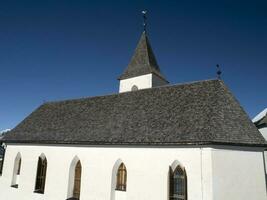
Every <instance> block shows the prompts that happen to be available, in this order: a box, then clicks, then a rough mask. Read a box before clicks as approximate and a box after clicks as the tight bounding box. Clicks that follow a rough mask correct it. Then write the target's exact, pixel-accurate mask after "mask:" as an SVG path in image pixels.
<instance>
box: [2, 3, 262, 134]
mask: <svg viewBox="0 0 267 200" xmlns="http://www.w3.org/2000/svg"><path fill="white" fill-rule="evenodd" d="M143 9H147V10H148V12H149V13H148V34H149V38H150V42H151V44H152V47H153V49H154V53H155V54H156V57H157V60H158V63H159V65H160V67H161V70H162V71H163V73H164V74H165V76H166V77H167V78H168V80H169V81H170V82H171V83H172V84H175V83H183V82H189V81H196V80H203V79H211V78H215V77H216V64H217V63H219V64H220V65H221V68H222V71H223V75H222V77H223V80H224V81H225V83H226V84H227V85H228V87H229V88H230V89H231V91H232V92H233V93H234V95H235V96H236V98H237V99H238V100H239V102H240V103H241V105H242V106H243V108H244V109H245V110H246V111H247V113H248V114H249V116H250V117H253V116H255V115H256V114H257V113H258V112H260V111H261V110H262V109H263V108H265V107H267V92H266V86H267V78H266V75H267V56H266V52H267V12H266V10H267V1H258V0H254V1H183V0H181V1H172V0H170V1H116V0H115V1H104V0H101V1H89V0H88V1H81V0H77V1H68V0H64V1H58V0H53V1H50V0H47V1H27V0H25V1H19V0H18V1H12V0H11V1H0V27H1V29H0V130H2V129H6V128H13V127H14V126H16V125H17V124H18V123H19V122H20V121H22V120H23V119H24V118H25V117H26V116H27V115H29V114H30V113H31V112H32V111H33V110H34V109H36V108H37V107H38V106H40V105H41V104H42V103H43V102H44V101H54V100H62V99H73V98H80V97H86V96H96V95H105V94H110V93H117V92H118V81H117V77H118V76H119V75H120V74H121V73H122V71H123V70H124V68H125V67H126V66H127V64H128V62H129V60H130V57H131V55H132V53H133V50H134V48H135V47H136V44H137V41H138V40H139V37H140V35H141V32H142V15H141V11H142V10H143Z"/></svg>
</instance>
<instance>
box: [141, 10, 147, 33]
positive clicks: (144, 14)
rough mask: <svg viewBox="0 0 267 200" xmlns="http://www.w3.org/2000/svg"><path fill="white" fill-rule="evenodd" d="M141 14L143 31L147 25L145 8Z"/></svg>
mask: <svg viewBox="0 0 267 200" xmlns="http://www.w3.org/2000/svg"><path fill="white" fill-rule="evenodd" d="M142 14H143V19H144V21H143V27H144V32H146V26H147V22H146V21H147V16H146V14H147V10H143V11H142Z"/></svg>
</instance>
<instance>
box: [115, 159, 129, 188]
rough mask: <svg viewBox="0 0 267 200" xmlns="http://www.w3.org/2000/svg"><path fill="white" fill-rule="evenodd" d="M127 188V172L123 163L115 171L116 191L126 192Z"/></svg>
mask: <svg viewBox="0 0 267 200" xmlns="http://www.w3.org/2000/svg"><path fill="white" fill-rule="evenodd" d="M126 186H127V170H126V167H125V165H124V164H123V163H121V164H120V166H119V168H118V171H117V182H116V190H120V191H126Z"/></svg>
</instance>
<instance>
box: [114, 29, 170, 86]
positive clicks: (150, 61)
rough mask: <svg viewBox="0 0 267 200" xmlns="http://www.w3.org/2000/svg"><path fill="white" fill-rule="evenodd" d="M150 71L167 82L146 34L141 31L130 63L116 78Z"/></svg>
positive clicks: (125, 77)
mask: <svg viewBox="0 0 267 200" xmlns="http://www.w3.org/2000/svg"><path fill="white" fill-rule="evenodd" d="M150 73H152V74H155V75H157V76H158V77H160V78H161V79H163V80H165V81H166V82H168V81H167V80H166V79H165V77H164V76H163V75H162V73H161V71H160V68H159V66H158V64H157V61H156V57H155V55H154V53H153V51H152V48H151V45H150V43H149V40H148V38H147V35H146V33H145V32H143V34H142V35H141V38H140V40H139V42H138V45H137V47H136V49H135V51H134V55H133V57H132V58H131V61H130V63H129V64H128V66H127V68H126V69H125V71H124V72H123V74H122V75H121V76H120V77H119V78H118V79H119V80H122V79H127V78H133V77H137V76H141V75H145V74H150Z"/></svg>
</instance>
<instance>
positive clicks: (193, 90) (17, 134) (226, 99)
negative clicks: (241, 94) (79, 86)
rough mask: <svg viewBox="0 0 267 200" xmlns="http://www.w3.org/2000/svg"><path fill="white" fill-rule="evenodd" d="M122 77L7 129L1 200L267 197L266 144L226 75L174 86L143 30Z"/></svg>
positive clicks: (0, 178)
mask: <svg viewBox="0 0 267 200" xmlns="http://www.w3.org/2000/svg"><path fill="white" fill-rule="evenodd" d="M119 84H120V87H119V93H117V94H112V95H106V96H97V97H89V98H81V99H74V100H65V101H58V102H48V103H44V104H43V105H41V106H40V107H39V108H37V109H36V110H35V111H33V112H32V113H31V114H30V115H29V116H28V117H26V119H24V120H23V121H22V122H21V123H19V124H18V125H17V126H16V127H15V128H14V129H12V130H11V131H10V132H8V133H7V134H6V135H5V137H4V138H3V142H4V143H5V145H6V151H5V157H4V162H3V170H2V172H1V176H0V199H1V200H66V199H73V200H77V199H79V200H252V199H253V200H266V199H267V196H266V177H265V168H266V166H265V164H264V163H265V161H264V156H263V152H264V149H266V147H267V143H266V141H265V139H264V138H263V137H262V135H261V134H260V133H259V131H258V129H257V128H256V127H255V125H254V124H253V123H252V122H251V120H250V119H249V117H248V115H247V114H246V112H245V111H244V110H243V108H242V107H241V106H240V104H239V103H238V101H237V100H236V99H235V97H234V96H233V94H232V93H231V92H230V91H229V89H228V88H227V86H226V85H225V84H224V82H223V81H221V80H217V79H215V80H204V81H196V82H192V83H184V84H174V85H170V84H169V83H168V81H167V79H166V78H165V77H164V75H163V74H162V73H161V71H160V68H159V66H158V64H157V62H156V59H155V56H154V54H153V52H152V48H151V46H150V43H149V41H148V37H147V34H146V32H144V33H143V34H142V36H141V39H140V41H139V43H138V45H137V48H136V49H135V52H134V55H133V57H132V59H131V61H130V63H129V65H128V66H127V68H126V70H125V71H124V72H123V73H122V75H121V76H120V77H119Z"/></svg>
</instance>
